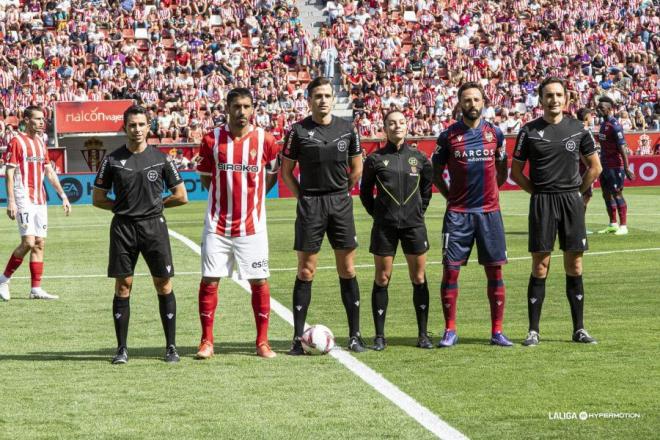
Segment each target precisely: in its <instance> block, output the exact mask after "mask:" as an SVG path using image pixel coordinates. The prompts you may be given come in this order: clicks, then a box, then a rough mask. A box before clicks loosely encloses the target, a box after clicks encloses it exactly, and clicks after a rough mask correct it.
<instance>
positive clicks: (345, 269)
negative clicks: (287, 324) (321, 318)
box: [282, 77, 365, 355]
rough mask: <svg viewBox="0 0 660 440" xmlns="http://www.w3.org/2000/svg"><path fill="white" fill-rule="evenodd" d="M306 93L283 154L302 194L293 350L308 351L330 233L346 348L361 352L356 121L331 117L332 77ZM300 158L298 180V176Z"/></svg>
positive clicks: (291, 181) (287, 173) (285, 169)
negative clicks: (308, 325)
mask: <svg viewBox="0 0 660 440" xmlns="http://www.w3.org/2000/svg"><path fill="white" fill-rule="evenodd" d="M307 95H308V101H309V106H310V108H311V111H312V115H311V116H309V117H307V118H305V119H303V120H302V121H299V122H297V123H295V124H293V127H292V128H291V131H290V132H289V134H288V135H287V138H286V140H285V143H284V151H283V154H282V157H283V158H284V160H283V161H282V179H283V180H284V183H285V184H286V186H287V187H288V188H289V190H291V192H292V193H293V195H294V196H295V197H297V198H298V207H297V211H296V232H295V244H294V249H295V250H296V251H297V253H298V274H297V277H296V282H295V285H294V287H293V320H294V338H293V344H292V345H291V350H289V354H290V355H301V354H304V353H305V352H304V350H303V348H302V344H301V343H300V336H302V333H303V330H304V326H305V318H306V317H307V308H308V307H309V303H310V301H311V297H312V281H313V280H314V273H315V272H316V266H317V262H318V252H319V250H320V249H321V243H322V242H323V236H324V235H325V233H326V232H327V233H328V240H329V241H330V244H331V245H332V248H333V249H334V251H335V261H336V265H337V273H338V274H339V284H340V287H341V298H342V302H343V303H344V308H345V309H346V315H347V317H348V327H349V343H348V348H349V350H352V351H354V352H362V351H364V350H365V347H364V342H363V341H362V338H361V337H360V288H359V286H358V282H357V278H356V276H355V267H354V264H353V261H354V259H355V248H356V247H357V236H356V233H355V221H354V220H353V199H352V198H351V196H350V195H349V191H350V189H351V188H353V187H354V186H355V184H356V183H357V181H358V179H359V178H360V175H361V174H362V149H361V147H360V139H359V136H358V134H357V132H356V131H355V128H354V127H353V124H351V123H350V122H348V121H345V120H343V119H340V118H336V117H333V116H332V107H333V104H334V100H335V96H334V91H333V89H332V84H331V82H330V80H329V79H328V78H324V77H319V78H316V79H314V80H312V81H311V82H310V83H309V85H308V86H307ZM296 162H297V163H298V168H299V170H300V181H298V180H297V179H296V177H295V175H294V168H295V166H296Z"/></svg>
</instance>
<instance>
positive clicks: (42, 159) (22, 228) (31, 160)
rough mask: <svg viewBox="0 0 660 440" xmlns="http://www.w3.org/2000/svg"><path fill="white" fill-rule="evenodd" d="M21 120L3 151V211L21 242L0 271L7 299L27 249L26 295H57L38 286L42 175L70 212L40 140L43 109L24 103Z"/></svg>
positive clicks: (44, 220)
mask: <svg viewBox="0 0 660 440" xmlns="http://www.w3.org/2000/svg"><path fill="white" fill-rule="evenodd" d="M23 120H24V122H25V134H23V133H18V134H17V135H16V137H14V138H13V139H12V140H11V141H10V142H9V148H7V153H6V155H5V162H6V163H7V171H6V179H7V181H6V184H7V215H8V216H9V218H10V219H12V220H14V219H16V221H17V222H18V232H19V234H20V235H21V243H20V244H19V245H18V246H17V247H16V249H14V252H12V254H11V257H9V261H8V262H7V266H6V267H5V271H4V273H3V274H2V275H0V298H1V299H2V300H4V301H9V298H10V294H9V280H10V278H11V276H12V274H13V273H14V272H15V271H16V269H18V267H19V266H20V265H21V263H22V262H23V258H24V257H25V255H27V254H28V252H29V253H30V276H31V279H32V289H31V291H30V296H29V297H30V299H58V298H59V297H58V296H57V295H51V294H49V293H47V292H46V291H45V290H43V289H42V288H41V276H42V274H43V271H44V246H45V242H46V229H47V224H48V210H47V207H46V191H45V190H44V186H43V183H44V177H46V178H47V179H48V181H49V182H50V184H51V185H52V186H53V188H55V191H57V194H58V195H59V196H60V198H61V199H62V206H64V213H65V214H66V215H69V213H70V212H71V204H70V203H69V199H67V197H66V194H65V193H64V190H63V189H62V186H61V185H60V181H59V180H58V179H57V174H55V170H54V169H53V167H52V166H51V165H50V162H49V160H48V150H47V148H46V145H45V144H44V142H43V140H42V138H43V133H44V128H45V122H44V111H43V110H42V109H41V108H40V107H36V106H28V107H27V108H26V109H25V110H24V111H23Z"/></svg>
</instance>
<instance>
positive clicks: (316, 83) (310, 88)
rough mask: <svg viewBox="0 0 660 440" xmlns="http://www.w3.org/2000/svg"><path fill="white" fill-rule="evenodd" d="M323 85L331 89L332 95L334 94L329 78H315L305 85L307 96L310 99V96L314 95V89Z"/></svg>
mask: <svg viewBox="0 0 660 440" xmlns="http://www.w3.org/2000/svg"><path fill="white" fill-rule="evenodd" d="M325 85H329V86H330V88H331V89H332V93H333V94H334V93H335V89H334V88H333V87H332V81H330V78H326V77H325V76H317V77H316V78H314V79H313V80H311V81H310V82H309V84H307V96H308V97H310V98H311V97H312V94H313V93H314V89H316V88H317V87H321V86H325Z"/></svg>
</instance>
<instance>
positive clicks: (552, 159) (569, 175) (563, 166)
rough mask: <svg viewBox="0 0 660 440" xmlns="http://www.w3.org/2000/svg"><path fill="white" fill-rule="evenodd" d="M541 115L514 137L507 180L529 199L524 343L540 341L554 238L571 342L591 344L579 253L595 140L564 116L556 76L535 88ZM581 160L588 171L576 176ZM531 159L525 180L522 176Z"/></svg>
mask: <svg viewBox="0 0 660 440" xmlns="http://www.w3.org/2000/svg"><path fill="white" fill-rule="evenodd" d="M539 96H540V98H541V105H542V107H543V117H541V118H538V119H535V120H533V121H531V122H529V123H527V124H526V125H525V126H524V127H523V128H522V129H521V130H520V133H519V134H518V139H517V141H516V148H515V150H514V154H513V159H514V160H513V163H512V166H511V178H512V179H513V180H514V181H515V182H516V183H517V184H518V185H520V187H521V188H522V189H524V190H525V191H527V192H528V193H530V194H531V195H532V197H531V199H530V204H529V251H530V252H531V253H532V274H531V276H530V278H529V286H528V288H527V300H528V302H527V308H528V313H529V333H528V335H527V338H526V339H525V341H524V342H523V345H526V346H533V345H538V343H539V320H540V318H541V307H542V306H543V299H544V298H545V280H546V277H547V276H548V269H549V267H550V252H552V250H553V246H554V242H555V237H556V236H557V235H559V247H560V249H561V250H562V251H564V270H565V272H566V296H567V297H568V302H569V304H570V306H571V317H572V319H573V341H575V342H582V343H591V344H595V343H596V340H595V339H594V338H592V337H591V336H589V334H588V333H587V331H586V330H585V329H584V324H583V320H582V316H583V305H584V288H583V286H582V254H583V252H584V251H586V250H587V249H588V246H587V232H586V227H585V221H584V206H585V202H584V200H583V197H584V196H583V194H585V193H586V192H588V190H589V188H590V187H591V184H592V183H593V181H594V180H595V179H596V178H597V177H598V175H599V174H600V172H601V170H602V168H601V165H600V160H599V159H598V154H594V153H596V148H595V142H594V138H593V136H592V135H591V132H590V131H589V130H588V129H585V128H584V125H583V124H582V122H580V121H578V120H576V119H573V118H568V117H565V116H564V113H563V109H564V107H565V105H566V86H565V83H564V81H563V80H561V79H559V78H555V77H550V78H547V79H545V80H544V81H543V82H541V84H540V85H539ZM580 156H582V157H583V158H584V160H585V162H586V165H587V170H586V172H585V173H584V175H583V176H580V173H579V171H578V170H579V165H580ZM526 161H529V177H527V176H525V175H524V174H523V168H524V167H525V162H526Z"/></svg>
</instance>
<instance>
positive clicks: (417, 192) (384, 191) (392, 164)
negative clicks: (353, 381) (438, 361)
mask: <svg viewBox="0 0 660 440" xmlns="http://www.w3.org/2000/svg"><path fill="white" fill-rule="evenodd" d="M383 125H384V129H385V135H386V136H387V143H386V144H385V146H384V147H383V148H381V149H379V150H377V151H375V152H373V153H372V154H370V155H369V157H367V160H366V161H365V162H364V170H363V173H362V180H361V182H360V199H361V200H362V204H363V205H364V207H365V209H366V210H367V212H368V213H369V215H371V216H372V217H373V219H374V224H373V226H372V228H371V244H370V246H369V252H371V253H372V254H373V255H374V265H375V267H376V271H375V276H374V285H373V289H372V291H371V311H372V315H373V319H374V325H375V327H376V337H375V338H374V346H373V348H374V350H377V351H380V350H384V349H385V347H386V345H387V342H386V340H385V317H386V315H387V303H388V299H389V297H388V293H389V292H388V289H387V287H388V285H389V283H390V279H391V278H392V269H393V264H394V256H395V255H396V249H397V247H398V244H399V241H401V248H402V249H403V253H404V255H405V257H406V262H407V263H408V274H409V276H410V282H411V283H412V290H413V294H412V298H413V305H414V307H415V315H416V317H417V346H418V347H420V348H433V343H432V342H431V340H430V339H429V337H428V333H427V323H428V316H429V287H428V284H427V282H426V272H425V269H426V252H427V251H428V250H429V243H428V235H427V232H426V225H425V224H424V213H425V212H426V208H428V206H429V202H430V201H431V191H432V188H431V185H432V182H431V179H432V174H433V169H432V167H431V162H430V161H429V159H428V158H427V157H426V155H425V154H424V153H422V152H420V151H418V150H417V149H416V148H412V147H411V146H410V145H409V144H407V143H406V142H405V139H406V135H407V134H408V124H407V122H406V117H405V115H404V114H403V113H402V112H400V111H398V110H394V111H391V112H389V113H387V114H386V115H385V118H384V123H383ZM374 187H376V188H377V190H378V192H377V194H376V197H375V198H374Z"/></svg>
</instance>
